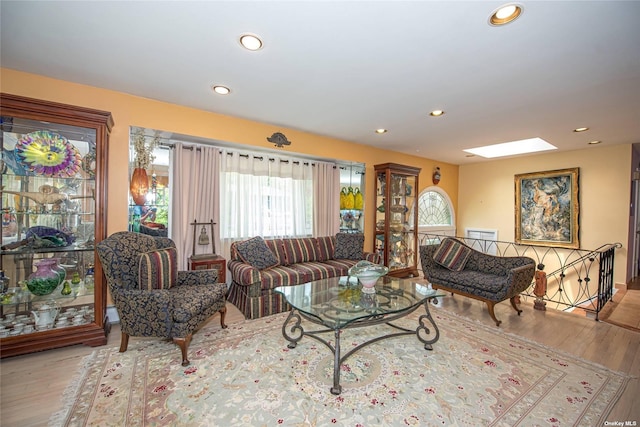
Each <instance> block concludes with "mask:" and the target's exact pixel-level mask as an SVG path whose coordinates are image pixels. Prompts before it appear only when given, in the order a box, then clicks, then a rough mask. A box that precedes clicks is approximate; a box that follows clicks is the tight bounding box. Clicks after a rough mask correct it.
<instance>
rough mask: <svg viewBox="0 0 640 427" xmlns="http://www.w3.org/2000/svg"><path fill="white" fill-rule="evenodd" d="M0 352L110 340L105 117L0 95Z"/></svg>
mask: <svg viewBox="0 0 640 427" xmlns="http://www.w3.org/2000/svg"><path fill="white" fill-rule="evenodd" d="M0 117H1V127H2V129H1V131H2V141H1V142H2V162H1V163H0V167H1V175H0V179H1V195H2V205H1V208H2V238H1V248H0V269H1V270H2V271H1V272H0V298H1V300H0V302H1V304H0V356H1V357H7V356H14V355H19V354H25V353H31V352H35V351H41V350H48V349H51V348H56V347H62V346H67V345H72V344H86V345H89V346H98V345H103V344H106V342H107V334H108V332H109V320H108V318H107V315H106V301H107V294H106V281H105V279H104V278H103V274H102V268H101V266H100V263H99V262H98V259H97V256H96V253H95V247H96V243H98V242H100V241H101V240H102V239H103V238H105V235H106V199H107V193H106V187H107V186H106V167H107V145H108V137H109V132H110V131H111V128H112V126H113V119H112V117H111V114H110V113H108V112H104V111H98V110H92V109H87V108H81V107H75V106H70V105H64V104H59V103H54V102H48V101H41V100H35V99H29V98H24V97H20V96H15V95H9V94H4V93H3V94H0Z"/></svg>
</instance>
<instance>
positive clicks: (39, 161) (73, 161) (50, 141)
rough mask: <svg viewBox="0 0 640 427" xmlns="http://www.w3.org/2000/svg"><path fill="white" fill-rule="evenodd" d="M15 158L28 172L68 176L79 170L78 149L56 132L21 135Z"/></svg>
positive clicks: (51, 175) (60, 176)
mask: <svg viewBox="0 0 640 427" xmlns="http://www.w3.org/2000/svg"><path fill="white" fill-rule="evenodd" d="M15 153H16V158H17V160H18V161H19V162H20V163H22V164H23V165H24V166H25V167H26V168H27V170H28V171H29V172H32V173H35V174H37V175H42V176H49V177H58V178H69V177H73V176H75V175H76V173H77V172H78V170H80V164H81V156H80V152H79V151H78V149H77V148H76V147H75V146H74V145H73V144H70V143H69V141H67V139H66V138H65V137H63V136H61V135H58V134H57V133H53V132H49V131H36V132H31V133H28V134H26V135H23V136H22V138H20V139H19V140H18V142H17V143H16V148H15Z"/></svg>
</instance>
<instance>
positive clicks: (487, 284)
mask: <svg viewBox="0 0 640 427" xmlns="http://www.w3.org/2000/svg"><path fill="white" fill-rule="evenodd" d="M420 261H421V263H422V271H423V272H424V277H425V279H427V280H428V281H429V282H431V284H432V285H433V287H434V288H435V289H442V290H444V291H449V292H452V293H456V294H460V295H464V296H467V297H470V298H474V299H477V300H480V301H484V302H486V303H487V308H488V309H489V315H490V316H491V318H492V319H493V321H494V322H496V325H497V326H500V323H501V322H502V321H500V320H498V319H496V315H495V312H494V306H495V305H496V304H497V303H499V302H501V301H504V300H507V299H508V300H510V301H511V306H512V307H513V308H514V309H515V310H516V311H517V312H518V315H520V313H521V312H522V310H520V309H519V308H518V306H517V305H516V302H515V297H516V296H518V295H519V294H520V293H521V292H523V291H524V290H525V289H527V288H528V287H529V286H530V285H531V281H532V280H533V275H534V274H535V267H536V264H535V261H534V260H533V259H531V258H529V257H525V256H515V257H499V256H493V255H489V254H485V253H483V252H479V251H476V250H475V249H473V248H471V247H469V246H467V245H465V244H464V243H462V242H461V241H459V240H457V239H453V238H445V239H443V240H442V242H441V243H440V244H433V245H422V246H420Z"/></svg>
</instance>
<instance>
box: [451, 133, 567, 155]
mask: <svg viewBox="0 0 640 427" xmlns="http://www.w3.org/2000/svg"><path fill="white" fill-rule="evenodd" d="M556 149H557V147H555V146H553V145H551V144H549V143H548V142H547V141H545V140H544V139H542V138H529V139H523V140H520V141H512V142H505V143H502V144H493V145H487V146H485V147H477V148H470V149H468V150H462V151H465V152H467V153H471V154H477V155H478V156H480V157H485V158H488V159H492V158H494V157H505V156H514V155H516V154H529V153H536V152H538V151H547V150H556Z"/></svg>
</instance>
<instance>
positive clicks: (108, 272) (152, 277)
mask: <svg viewBox="0 0 640 427" xmlns="http://www.w3.org/2000/svg"><path fill="white" fill-rule="evenodd" d="M97 250H98V256H99V258H100V263H101V264H102V268H103V271H104V273H105V276H106V278H107V284H108V285H109V290H110V292H111V296H112V298H113V302H114V304H115V306H116V309H117V310H118V316H119V317H120V330H121V333H122V337H121V341H120V351H121V352H124V351H126V350H127V347H128V343H129V336H134V337H136V336H137V337H160V338H169V339H172V340H173V341H174V342H175V343H176V344H177V345H178V346H179V347H180V350H181V352H182V365H183V366H186V365H188V364H189V359H188V357H187V349H188V347H189V343H190V341H191V337H192V334H193V332H194V331H195V330H196V329H197V328H198V327H199V326H200V325H201V324H202V323H203V322H204V321H205V320H207V319H208V318H209V317H211V316H213V315H214V314H215V313H216V312H220V325H221V326H222V328H226V327H227V326H226V325H225V323H224V318H225V314H226V306H225V303H226V293H227V286H226V284H224V283H218V270H196V271H179V270H178V268H177V252H176V246H175V243H174V242H173V241H172V240H171V239H169V238H167V237H152V236H148V235H145V234H142V233H134V232H129V231H121V232H117V233H114V234H112V235H111V236H109V237H108V238H106V239H104V240H103V241H101V242H100V243H99V244H98V246H97Z"/></svg>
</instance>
